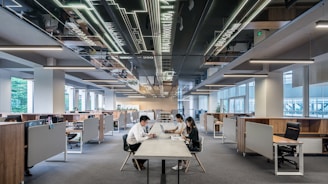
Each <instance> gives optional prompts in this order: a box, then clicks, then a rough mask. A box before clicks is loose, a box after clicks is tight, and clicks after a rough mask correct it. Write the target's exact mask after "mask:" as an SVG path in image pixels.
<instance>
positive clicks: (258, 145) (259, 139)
mask: <svg viewBox="0 0 328 184" xmlns="http://www.w3.org/2000/svg"><path fill="white" fill-rule="evenodd" d="M272 129H273V127H272V126H270V125H266V124H261V123H254V122H246V130H247V132H246V134H245V146H246V149H249V150H252V151H253V152H256V153H258V154H260V155H262V156H264V157H266V158H268V159H270V160H274V162H275V175H303V174H304V163H303V150H302V143H301V142H298V141H295V140H291V139H287V138H284V137H279V136H276V135H273V130H272ZM272 145H273V146H272ZM283 145H296V146H297V147H298V149H299V170H298V171H297V172H280V171H278V146H283ZM244 156H245V154H244Z"/></svg>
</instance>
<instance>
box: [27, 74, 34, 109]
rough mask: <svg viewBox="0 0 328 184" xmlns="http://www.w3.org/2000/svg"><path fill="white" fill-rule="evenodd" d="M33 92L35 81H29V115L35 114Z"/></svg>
mask: <svg viewBox="0 0 328 184" xmlns="http://www.w3.org/2000/svg"><path fill="white" fill-rule="evenodd" d="M33 91H34V84H33V81H32V80H27V113H33Z"/></svg>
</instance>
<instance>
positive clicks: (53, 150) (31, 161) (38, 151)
mask: <svg viewBox="0 0 328 184" xmlns="http://www.w3.org/2000/svg"><path fill="white" fill-rule="evenodd" d="M65 129H66V123H64V122H62V123H54V124H53V127H50V125H39V126H31V127H28V137H27V139H28V141H27V160H26V162H27V167H32V166H34V165H35V164H37V163H39V162H41V161H44V160H46V159H48V158H50V157H53V156H55V155H58V154H59V153H63V152H64V159H63V161H66V133H65Z"/></svg>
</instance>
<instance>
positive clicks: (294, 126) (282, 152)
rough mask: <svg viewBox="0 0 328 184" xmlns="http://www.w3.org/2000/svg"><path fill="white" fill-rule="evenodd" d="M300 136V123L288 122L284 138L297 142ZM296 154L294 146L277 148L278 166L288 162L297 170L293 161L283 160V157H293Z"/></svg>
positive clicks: (296, 164)
mask: <svg viewBox="0 0 328 184" xmlns="http://www.w3.org/2000/svg"><path fill="white" fill-rule="evenodd" d="M299 134H300V123H298V122H288V123H287V127H286V132H285V135H284V137H285V138H288V139H292V140H297V139H298V136H299ZM295 154H296V146H279V147H278V157H279V158H278V166H279V167H280V164H283V163H284V162H288V163H290V164H292V165H294V166H295V167H296V169H298V163H297V162H295V161H294V160H290V159H287V158H285V156H294V155H295Z"/></svg>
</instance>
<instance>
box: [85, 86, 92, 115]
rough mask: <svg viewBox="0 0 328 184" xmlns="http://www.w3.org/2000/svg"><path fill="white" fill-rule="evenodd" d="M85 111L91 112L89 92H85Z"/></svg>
mask: <svg viewBox="0 0 328 184" xmlns="http://www.w3.org/2000/svg"><path fill="white" fill-rule="evenodd" d="M85 110H87V111H89V110H91V95H90V91H89V90H87V89H86V90H85Z"/></svg>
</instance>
